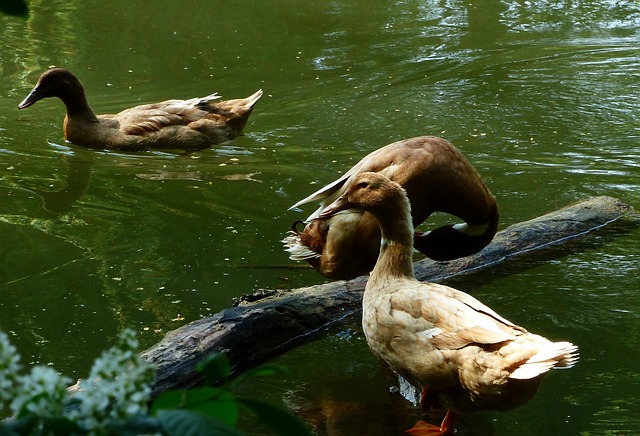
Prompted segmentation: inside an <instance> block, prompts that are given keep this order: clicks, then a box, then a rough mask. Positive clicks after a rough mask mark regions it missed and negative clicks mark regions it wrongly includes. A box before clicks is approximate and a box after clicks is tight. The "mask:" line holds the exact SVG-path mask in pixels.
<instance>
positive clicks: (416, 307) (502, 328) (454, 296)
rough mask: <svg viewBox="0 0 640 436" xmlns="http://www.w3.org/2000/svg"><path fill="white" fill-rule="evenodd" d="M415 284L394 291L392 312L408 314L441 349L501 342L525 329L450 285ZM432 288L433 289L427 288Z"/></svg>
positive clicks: (391, 297)
mask: <svg viewBox="0 0 640 436" xmlns="http://www.w3.org/2000/svg"><path fill="white" fill-rule="evenodd" d="M412 283H414V286H411V287H404V288H403V289H402V291H400V292H396V293H394V294H390V297H389V298H390V304H391V310H392V311H398V313H399V314H401V313H403V312H404V313H406V314H407V315H409V316H410V317H411V318H413V319H415V320H416V322H415V325H416V326H421V327H419V328H420V329H421V330H422V331H416V332H415V333H416V334H418V335H423V336H424V335H428V337H429V341H430V342H431V343H432V344H433V345H434V346H435V347H436V348H439V349H441V350H445V349H446V350H457V349H460V348H463V347H465V346H467V345H469V344H485V345H489V344H499V343H502V342H505V341H511V340H514V339H515V338H516V336H519V335H521V334H523V332H525V330H524V329H522V328H521V327H518V326H516V325H515V324H513V323H511V322H509V321H508V320H506V319H505V318H503V317H501V316H500V315H498V314H497V313H496V312H495V311H493V310H492V309H491V308H489V307H487V306H486V305H484V304H482V303H481V302H480V301H478V300H476V299H475V298H473V297H471V296H470V295H468V294H465V293H463V292H461V291H457V290H455V289H453V288H449V287H447V286H441V285H436V284H432V283H417V282H412ZM425 287H429V288H430V289H425Z"/></svg>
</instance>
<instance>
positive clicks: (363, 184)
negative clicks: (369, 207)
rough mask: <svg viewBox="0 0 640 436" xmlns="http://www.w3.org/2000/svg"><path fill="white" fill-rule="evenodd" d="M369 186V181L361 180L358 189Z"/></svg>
mask: <svg viewBox="0 0 640 436" xmlns="http://www.w3.org/2000/svg"><path fill="white" fill-rule="evenodd" d="M368 187H369V184H368V183H367V182H360V183H358V185H357V188H358V189H367V188H368Z"/></svg>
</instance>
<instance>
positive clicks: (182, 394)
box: [151, 353, 311, 436]
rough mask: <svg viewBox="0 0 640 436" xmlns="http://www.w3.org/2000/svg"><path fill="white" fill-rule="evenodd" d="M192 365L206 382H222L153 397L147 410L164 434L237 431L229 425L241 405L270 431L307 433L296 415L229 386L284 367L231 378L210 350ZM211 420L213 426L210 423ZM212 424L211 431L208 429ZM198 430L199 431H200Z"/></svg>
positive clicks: (292, 434)
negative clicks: (213, 430) (154, 417)
mask: <svg viewBox="0 0 640 436" xmlns="http://www.w3.org/2000/svg"><path fill="white" fill-rule="evenodd" d="M196 369H197V370H198V371H200V372H201V373H202V375H203V377H204V379H205V381H206V382H207V383H214V382H220V381H221V382H222V384H221V385H220V386H219V387H203V388H196V389H188V390H182V391H168V392H165V393H163V394H161V395H160V396H158V398H157V399H156V400H155V402H154V404H153V406H152V408H151V414H152V415H155V416H156V417H157V418H158V419H159V420H160V422H161V427H162V429H163V430H164V432H165V434H167V435H175V436H185V435H205V434H208V435H210V434H216V435H218V434H219V435H241V434H242V433H240V432H238V431H237V430H235V429H234V428H233V426H235V424H236V423H237V420H238V417H239V409H240V408H242V409H244V410H246V411H249V412H250V413H252V414H254V415H255V416H256V417H257V418H258V419H260V420H261V421H262V422H263V423H264V424H265V425H266V426H267V427H268V428H269V429H270V430H271V431H272V432H273V433H274V434H276V435H282V436H307V435H310V434H311V433H310V431H309V430H308V429H307V427H306V426H305V425H304V424H303V423H302V422H301V421H300V420H298V419H297V418H296V417H294V416H292V415H291V414H289V413H288V412H286V411H283V410H281V409H279V408H277V407H274V406H272V405H269V404H267V403H264V402H261V401H257V400H254V399H251V398H246V397H243V396H239V395H236V394H234V393H232V389H233V388H234V387H235V386H237V385H238V384H239V383H242V382H243V381H246V380H248V379H251V378H254V377H263V376H272V375H282V374H285V373H286V370H285V369H284V368H283V367H281V366H278V365H273V364H266V365H263V366H260V367H257V368H254V369H251V370H249V371H247V372H245V373H244V374H242V375H240V376H239V377H236V378H235V379H231V372H232V370H231V365H230V364H229V361H228V359H227V358H226V356H225V355H224V354H222V353H214V354H211V355H210V356H208V357H207V358H205V359H204V360H203V361H202V362H200V363H199V364H198V365H197V366H196ZM214 423H215V426H214ZM214 428H215V433H212V429H214ZM201 431H202V433H201Z"/></svg>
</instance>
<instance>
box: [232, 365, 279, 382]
mask: <svg viewBox="0 0 640 436" xmlns="http://www.w3.org/2000/svg"><path fill="white" fill-rule="evenodd" d="M288 373H289V370H288V369H287V368H285V367H284V366H282V365H276V364H275V363H267V364H264V365H260V366H258V367H255V368H252V369H250V370H248V371H245V372H244V373H242V374H240V375H239V376H238V377H236V378H235V379H233V381H232V384H233V385H234V386H235V385H238V384H240V383H242V382H244V381H245V380H247V379H250V378H254V377H266V376H272V375H285V374H288Z"/></svg>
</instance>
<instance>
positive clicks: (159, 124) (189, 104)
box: [105, 94, 219, 135]
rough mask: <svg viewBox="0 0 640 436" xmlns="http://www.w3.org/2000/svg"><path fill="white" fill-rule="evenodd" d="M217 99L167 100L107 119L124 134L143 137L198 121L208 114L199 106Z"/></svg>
mask: <svg viewBox="0 0 640 436" xmlns="http://www.w3.org/2000/svg"><path fill="white" fill-rule="evenodd" d="M217 98H219V96H218V95H217V94H211V95H208V96H206V97H198V98H192V99H189V100H166V101H163V102H160V103H153V104H145V105H140V106H136V107H132V108H130V109H126V110H124V111H122V112H120V113H118V114H115V115H111V116H106V117H105V118H107V117H108V118H111V119H112V120H115V121H117V122H118V124H119V128H120V130H121V131H122V132H124V133H127V134H129V135H142V134H145V133H150V132H157V131H159V130H161V129H162V128H163V127H167V126H176V125H187V124H189V123H191V122H193V121H197V120H199V119H200V118H202V117H203V116H205V115H206V113H207V112H206V111H204V110H202V109H200V108H199V107H198V106H199V105H202V104H204V103H206V102H208V101H211V100H215V99H217Z"/></svg>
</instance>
